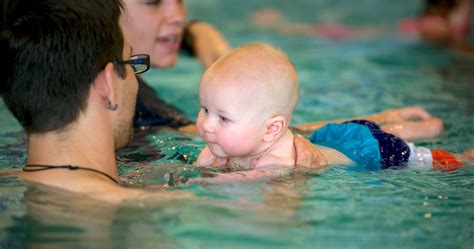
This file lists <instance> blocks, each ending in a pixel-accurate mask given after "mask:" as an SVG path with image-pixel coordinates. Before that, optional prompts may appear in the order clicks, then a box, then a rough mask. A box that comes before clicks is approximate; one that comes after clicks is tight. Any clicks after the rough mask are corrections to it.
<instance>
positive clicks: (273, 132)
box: [263, 116, 286, 142]
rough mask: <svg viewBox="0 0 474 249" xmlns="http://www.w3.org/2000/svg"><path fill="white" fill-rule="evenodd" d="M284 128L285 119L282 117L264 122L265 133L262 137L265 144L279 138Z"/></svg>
mask: <svg viewBox="0 0 474 249" xmlns="http://www.w3.org/2000/svg"><path fill="white" fill-rule="evenodd" d="M285 128H286V118H285V117H283V116H276V117H273V118H271V119H269V120H267V122H266V131H265V134H264V136H263V140H264V141H265V142H272V141H274V140H276V139H278V138H279V137H280V135H281V134H282V133H283V131H284V130H285Z"/></svg>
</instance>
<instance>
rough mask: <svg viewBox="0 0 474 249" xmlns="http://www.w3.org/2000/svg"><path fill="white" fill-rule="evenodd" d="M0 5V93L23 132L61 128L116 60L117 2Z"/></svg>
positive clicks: (119, 39) (18, 0)
mask: <svg viewBox="0 0 474 249" xmlns="http://www.w3.org/2000/svg"><path fill="white" fill-rule="evenodd" d="M0 1H3V8H2V13H1V16H0V17H1V20H0V27H1V26H3V27H2V30H1V33H0V51H2V53H1V54H2V59H1V60H2V64H3V65H2V68H1V71H2V72H1V74H0V94H1V96H2V97H3V100H4V102H5V103H6V105H7V106H8V108H9V109H10V111H11V112H12V113H13V115H14V116H15V117H16V118H17V119H18V121H19V122H20V124H21V125H22V126H23V128H24V129H25V130H26V131H27V132H28V133H45V132H50V131H57V130H61V129H64V128H65V127H66V126H67V125H68V124H70V123H71V122H73V121H75V120H76V119H77V117H78V116H79V114H80V112H81V111H83V110H84V109H85V108H86V104H87V98H88V95H89V89H90V86H91V84H92V83H93V81H94V79H95V78H96V77H97V75H98V74H99V73H100V71H101V70H102V69H103V68H104V67H105V65H106V64H107V63H108V62H111V61H114V60H117V59H122V52H123V43H124V40H123V35H122V31H121V29H120V26H119V17H120V14H121V10H122V8H123V7H122V2H121V0H0ZM114 68H116V71H117V73H118V74H119V75H120V76H121V77H125V68H124V67H123V66H122V65H117V64H115V65H114Z"/></svg>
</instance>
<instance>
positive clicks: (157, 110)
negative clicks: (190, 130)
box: [120, 0, 230, 128]
mask: <svg viewBox="0 0 474 249" xmlns="http://www.w3.org/2000/svg"><path fill="white" fill-rule="evenodd" d="M124 4H125V6H124V7H125V9H124V11H123V14H122V16H121V19H120V24H121V26H122V30H123V33H124V36H125V38H127V40H128V41H129V42H130V44H132V47H133V50H134V53H137V54H141V53H144V54H149V55H150V57H151V64H152V65H153V66H155V67H158V68H170V67H172V66H174V65H175V64H176V61H177V57H178V54H179V52H180V49H181V48H186V49H188V50H190V52H191V53H192V54H194V55H196V56H197V57H198V58H199V60H200V61H201V63H202V65H203V67H207V66H209V65H210V64H212V62H214V60H216V59H217V58H219V57H220V56H221V55H223V54H224V53H226V52H228V51H229V50H230V46H229V44H228V43H227V41H226V40H225V39H224V38H223V37H222V35H221V34H220V33H219V32H218V31H217V30H216V29H215V28H214V27H212V26H211V25H209V24H206V23H203V22H190V23H186V6H185V4H184V2H183V1H179V0H163V1H150V0H124ZM139 84H140V87H139V89H140V90H139V93H138V99H137V108H136V110H135V127H142V128H143V127H150V126H170V127H175V128H177V127H182V126H186V125H190V124H193V122H192V121H191V120H190V119H188V118H187V117H185V116H184V115H183V114H182V113H181V112H180V111H178V110H177V109H176V108H175V107H173V106H171V105H169V104H167V103H165V102H164V101H163V100H162V99H160V98H159V97H158V96H157V95H156V93H155V92H154V91H153V89H152V88H151V87H150V86H148V85H147V84H146V83H145V82H144V81H143V80H142V79H140V78H139Z"/></svg>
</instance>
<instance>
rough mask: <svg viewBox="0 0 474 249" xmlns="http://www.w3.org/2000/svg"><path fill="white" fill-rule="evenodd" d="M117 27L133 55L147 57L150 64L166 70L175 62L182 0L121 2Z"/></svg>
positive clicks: (183, 12) (181, 26) (182, 16)
mask: <svg viewBox="0 0 474 249" xmlns="http://www.w3.org/2000/svg"><path fill="white" fill-rule="evenodd" d="M124 3H125V9H124V11H123V13H122V16H121V17H120V25H121V26H122V30H123V33H124V36H125V38H126V39H127V40H128V41H129V42H130V44H131V45H132V47H133V53H134V54H149V55H150V57H151V58H150V59H151V64H152V65H153V66H155V67H160V68H167V67H172V66H174V64H175V63H176V60H177V57H178V53H179V48H180V44H181V39H182V35H183V29H184V24H185V21H186V7H185V6H184V2H183V1H182V0H161V1H160V0H124Z"/></svg>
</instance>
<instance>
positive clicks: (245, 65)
mask: <svg viewBox="0 0 474 249" xmlns="http://www.w3.org/2000/svg"><path fill="white" fill-rule="evenodd" d="M199 96H200V100H201V105H202V109H201V112H200V113H199V117H198V120H197V126H198V131H199V133H200V135H201V136H202V137H203V138H204V140H206V142H208V144H209V146H210V149H211V151H212V152H213V153H214V154H217V155H218V154H221V155H220V156H225V155H229V156H243V155H247V154H248V153H251V151H258V150H259V148H260V145H261V144H262V142H263V143H272V142H274V141H275V140H276V139H278V138H279V137H280V136H281V135H282V134H283V132H284V131H285V130H286V129H287V128H288V125H289V123H290V120H291V116H292V114H293V110H294V108H295V106H296V104H297V102H298V97H299V86H298V77H297V74H296V70H295V67H294V66H293V64H292V63H291V61H290V59H289V58H288V57H287V56H286V55H285V54H284V53H283V52H282V51H281V50H279V49H276V48H274V47H272V46H270V45H265V44H250V45H246V46H243V47H240V48H237V49H235V50H233V51H232V52H231V53H229V54H227V55H226V56H224V57H222V58H220V59H219V60H218V61H216V62H215V63H214V64H213V65H212V66H211V67H209V68H208V69H207V70H206V72H205V73H204V75H203V77H202V79H201V84H200V89H199ZM212 143H215V144H219V145H220V146H221V147H223V146H224V145H226V144H229V145H230V146H227V149H224V148H222V149H223V153H217V149H216V151H214V150H213V149H212V146H211V144H212ZM234 143H235V144H234ZM244 147H245V148H244ZM224 152H225V153H224ZM224 154H225V155H224Z"/></svg>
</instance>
